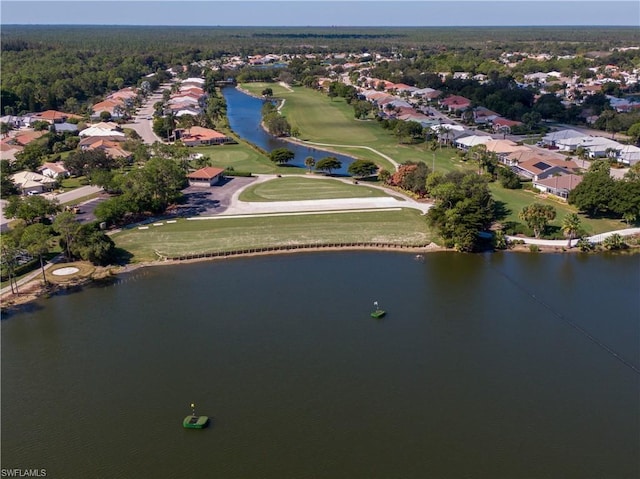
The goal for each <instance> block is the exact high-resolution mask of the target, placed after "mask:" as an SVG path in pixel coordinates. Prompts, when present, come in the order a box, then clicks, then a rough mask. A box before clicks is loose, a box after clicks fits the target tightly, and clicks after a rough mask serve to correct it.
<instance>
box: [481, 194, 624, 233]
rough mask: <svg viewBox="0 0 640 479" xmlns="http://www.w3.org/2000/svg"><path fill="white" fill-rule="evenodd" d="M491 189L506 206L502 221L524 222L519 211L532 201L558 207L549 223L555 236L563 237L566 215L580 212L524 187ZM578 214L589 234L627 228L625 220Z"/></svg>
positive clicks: (494, 196)
mask: <svg viewBox="0 0 640 479" xmlns="http://www.w3.org/2000/svg"><path fill="white" fill-rule="evenodd" d="M489 189H490V190H491V194H492V195H493V199H494V200H495V201H496V202H501V203H502V204H503V205H504V207H505V213H506V216H505V218H503V219H502V220H501V221H502V222H509V221H513V222H516V223H522V224H524V222H523V221H522V220H521V219H520V218H518V213H520V211H522V209H523V208H524V207H525V206H527V205H530V204H532V203H542V204H545V205H551V206H553V207H554V208H555V209H556V219H555V220H553V221H551V222H550V223H549V225H550V226H551V229H553V230H555V233H556V234H555V236H557V237H559V238H561V237H562V232H561V231H560V226H561V225H562V220H563V219H564V217H565V216H567V215H568V214H569V213H577V212H578V211H577V210H576V208H574V207H573V206H571V205H568V204H566V203H564V202H562V201H560V200H553V199H548V198H545V197H543V196H541V195H539V194H537V193H535V192H533V191H529V190H524V189H520V190H508V189H506V188H503V187H502V186H500V184H499V183H492V184H491V185H490V186H489ZM578 216H579V217H580V219H581V221H582V227H583V229H584V231H585V233H586V234H587V235H589V236H591V235H596V234H600V233H604V232H606V231H613V230H618V229H624V228H627V225H626V224H625V223H624V222H622V221H618V220H610V219H592V218H588V217H586V216H584V215H582V214H579V215H578ZM554 227H555V228H554Z"/></svg>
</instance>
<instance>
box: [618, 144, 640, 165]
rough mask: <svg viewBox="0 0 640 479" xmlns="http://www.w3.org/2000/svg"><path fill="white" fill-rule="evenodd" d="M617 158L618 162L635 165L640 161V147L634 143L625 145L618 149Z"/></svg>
mask: <svg viewBox="0 0 640 479" xmlns="http://www.w3.org/2000/svg"><path fill="white" fill-rule="evenodd" d="M616 158H617V160H618V162H620V163H622V164H624V165H627V166H633V165H635V164H636V163H638V162H640V148H638V147H637V146H633V145H623V146H622V148H620V149H619V150H618V153H617V156H616Z"/></svg>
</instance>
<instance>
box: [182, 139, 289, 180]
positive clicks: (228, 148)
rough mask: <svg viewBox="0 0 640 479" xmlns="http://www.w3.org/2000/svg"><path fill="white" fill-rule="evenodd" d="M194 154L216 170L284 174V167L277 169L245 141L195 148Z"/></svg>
mask: <svg viewBox="0 0 640 479" xmlns="http://www.w3.org/2000/svg"><path fill="white" fill-rule="evenodd" d="M193 152H194V153H202V154H203V155H206V156H208V157H209V158H211V165H212V166H216V167H218V168H228V167H232V168H233V169H234V170H236V171H243V172H250V173H262V174H269V173H285V172H286V171H287V168H286V167H278V166H277V165H276V164H275V163H274V162H272V161H271V160H270V159H269V158H268V157H267V156H266V155H265V154H264V153H262V152H261V151H259V150H258V149H257V148H255V147H253V146H251V145H250V144H248V143H247V142H245V141H240V142H239V143H238V144H227V145H215V146H197V147H194V148H193Z"/></svg>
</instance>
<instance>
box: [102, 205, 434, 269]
mask: <svg viewBox="0 0 640 479" xmlns="http://www.w3.org/2000/svg"><path fill="white" fill-rule="evenodd" d="M436 237H437V235H436V234H435V232H433V231H432V230H430V229H429V228H428V226H427V224H426V221H425V219H424V217H423V216H421V215H420V212H418V211H416V210H412V209H402V210H399V211H368V212H333V213H326V214H302V215H293V216H277V215H264V216H259V217H247V218H224V217H217V218H216V219H207V220H199V221H189V220H186V219H182V220H178V221H177V222H176V223H171V224H166V223H165V224H163V225H162V226H149V228H148V229H144V230H140V229H137V228H132V229H128V230H124V231H121V232H119V233H117V234H115V235H113V240H114V241H115V242H116V244H117V245H118V246H119V247H121V248H124V249H126V250H127V251H129V252H130V253H132V254H133V259H132V261H133V262H142V261H154V260H157V259H158V254H156V252H158V253H159V254H161V255H164V256H170V257H174V256H181V255H188V254H201V253H211V252H223V251H234V250H238V249H244V248H262V247H278V246H283V245H292V244H305V245H309V244H323V243H346V242H381V243H392V244H398V245H404V244H406V245H412V244H420V243H422V244H426V243H429V242H430V241H433V240H435V239H436Z"/></svg>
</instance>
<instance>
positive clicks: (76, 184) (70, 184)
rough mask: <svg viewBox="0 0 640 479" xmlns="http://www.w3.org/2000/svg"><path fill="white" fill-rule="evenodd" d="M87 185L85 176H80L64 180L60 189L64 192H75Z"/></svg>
mask: <svg viewBox="0 0 640 479" xmlns="http://www.w3.org/2000/svg"><path fill="white" fill-rule="evenodd" d="M86 185H87V179H86V178H85V177H84V176H78V177H74V178H64V179H63V180H62V181H60V188H63V189H64V190H75V189H76V188H80V187H81V186H86Z"/></svg>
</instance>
